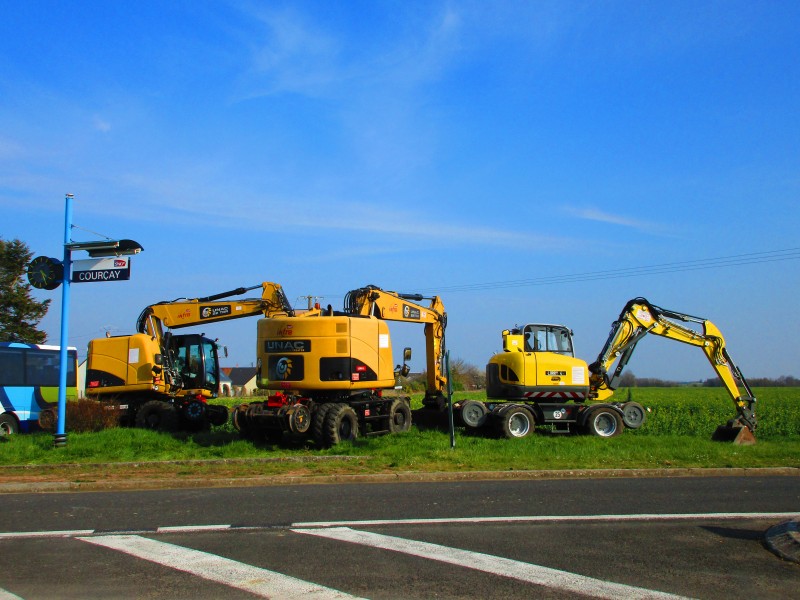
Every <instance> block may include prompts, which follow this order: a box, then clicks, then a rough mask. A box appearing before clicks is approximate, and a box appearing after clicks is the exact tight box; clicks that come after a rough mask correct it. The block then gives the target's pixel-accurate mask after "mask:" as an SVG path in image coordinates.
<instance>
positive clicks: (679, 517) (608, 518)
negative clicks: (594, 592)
mask: <svg viewBox="0 0 800 600" xmlns="http://www.w3.org/2000/svg"><path fill="white" fill-rule="evenodd" d="M799 518H800V513H798V512H788V513H786V512H773V513H767V512H763V513H685V514H668V515H663V514H639V515H635V514H634V515H532V516H511V517H454V518H447V517H444V518H435V519H373V520H366V521H363V520H362V521H305V522H302V521H301V522H298V523H292V524H291V525H290V526H289V527H294V528H301V527H310V528H319V527H369V526H382V525H436V524H439V525H448V524H454V525H457V524H459V523H562V522H570V521H574V522H579V521H597V522H614V521H620V522H622V521H692V520H703V519H714V520H735V519H769V520H772V519H775V520H778V519H799ZM273 528H274V526H264V525H170V526H165V527H157V528H155V529H139V530H127V531H114V532H111V531H97V530H96V529H74V530H65V531H57V530H56V531H10V532H5V533H2V532H0V540H3V539H22V538H37V537H41V538H56V537H78V536H89V535H94V534H100V535H140V534H153V533H191V532H202V531H229V530H236V531H245V530H257V529H273Z"/></svg>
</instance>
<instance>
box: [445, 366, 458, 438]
mask: <svg viewBox="0 0 800 600" xmlns="http://www.w3.org/2000/svg"><path fill="white" fill-rule="evenodd" d="M444 362H445V370H446V374H447V418H448V421H449V425H450V447H451V448H455V447H456V427H455V423H454V422H453V380H452V379H451V378H450V350H448V351H447V352H445V353H444Z"/></svg>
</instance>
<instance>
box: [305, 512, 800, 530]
mask: <svg viewBox="0 0 800 600" xmlns="http://www.w3.org/2000/svg"><path fill="white" fill-rule="evenodd" d="M796 518H800V513H797V512H791V513H685V514H667V515H665V514H655V513H654V514H633V515H532V516H512V517H454V518H447V517H444V518H434V519H372V520H366V521H307V522H300V523H292V525H291V527H293V528H301V527H310V528H319V527H369V526H374V525H436V524H439V525H442V524H444V525H446V524H459V523H562V522H571V521H574V522H578V521H598V522H603V521H692V520H698V519H714V520H730V519H796Z"/></svg>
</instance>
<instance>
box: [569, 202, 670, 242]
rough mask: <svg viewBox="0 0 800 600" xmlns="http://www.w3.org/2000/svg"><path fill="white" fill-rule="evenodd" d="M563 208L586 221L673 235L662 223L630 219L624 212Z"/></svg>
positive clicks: (654, 233)
mask: <svg viewBox="0 0 800 600" xmlns="http://www.w3.org/2000/svg"><path fill="white" fill-rule="evenodd" d="M563 210H564V212H566V213H567V214H569V215H571V216H573V217H576V218H578V219H583V220H586V221H595V222H598V223H607V224H609V225H616V226H618V227H627V228H629V229H635V230H637V231H640V232H642V233H649V234H653V235H659V236H672V235H675V232H674V231H672V230H670V231H668V230H667V229H666V227H665V226H664V224H663V223H654V222H652V221H645V220H642V219H632V218H630V217H628V216H626V215H624V214H616V213H609V212H605V211H602V210H600V209H598V208H593V207H575V206H565V207H564V208H563Z"/></svg>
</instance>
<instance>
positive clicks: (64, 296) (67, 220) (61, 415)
mask: <svg viewBox="0 0 800 600" xmlns="http://www.w3.org/2000/svg"><path fill="white" fill-rule="evenodd" d="M72 199H73V195H72V194H67V196H66V207H65V209H64V261H63V265H64V275H63V279H62V280H61V350H60V355H59V361H60V364H59V371H58V421H57V423H56V433H55V435H54V436H53V445H54V446H55V447H56V448H61V447H63V446H66V445H67V433H66V429H67V372H68V370H69V362H68V360H67V346H68V344H67V334H68V330H69V280H70V273H71V272H72V251H71V250H70V249H69V247H68V246H67V244H69V243H70V242H71V241H72ZM76 375H77V373H76Z"/></svg>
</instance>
